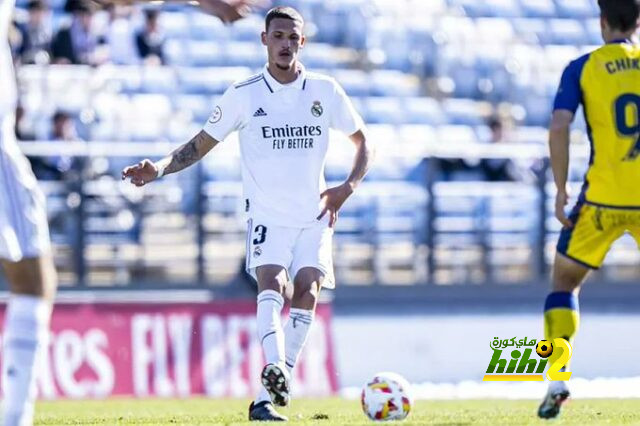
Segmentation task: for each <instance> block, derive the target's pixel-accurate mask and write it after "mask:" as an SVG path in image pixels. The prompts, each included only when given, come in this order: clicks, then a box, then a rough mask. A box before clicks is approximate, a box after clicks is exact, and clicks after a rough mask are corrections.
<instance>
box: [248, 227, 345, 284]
mask: <svg viewBox="0 0 640 426" xmlns="http://www.w3.org/2000/svg"><path fill="white" fill-rule="evenodd" d="M247 228H248V229H247V259H246V270H247V273H249V274H250V275H251V276H252V277H253V278H254V279H255V280H257V276H256V268H257V267H258V266H262V265H279V266H282V267H283V268H285V269H286V270H287V271H288V273H289V279H290V280H291V281H293V279H294V278H295V276H296V274H297V273H298V271H300V270H301V269H302V268H306V267H312V268H316V269H318V270H320V271H321V272H322V273H323V274H324V277H325V278H324V281H323V284H322V286H323V287H326V288H334V287H335V279H334V275H333V251H332V242H333V228H330V227H329V215H328V214H326V215H325V216H324V217H323V218H322V219H321V220H319V221H318V222H317V223H316V224H314V225H312V226H310V227H306V228H290V227H285V226H277V225H273V224H271V223H269V221H268V220H261V219H257V218H255V217H254V218H250V219H249V220H248V221H247Z"/></svg>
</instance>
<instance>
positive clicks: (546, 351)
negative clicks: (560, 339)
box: [536, 340, 553, 358]
mask: <svg viewBox="0 0 640 426" xmlns="http://www.w3.org/2000/svg"><path fill="white" fill-rule="evenodd" d="M536 353H537V354H538V355H539V356H540V358H549V357H550V356H551V354H552V353H553V344H552V343H551V342H550V341H548V340H540V341H539V342H538V344H537V345H536Z"/></svg>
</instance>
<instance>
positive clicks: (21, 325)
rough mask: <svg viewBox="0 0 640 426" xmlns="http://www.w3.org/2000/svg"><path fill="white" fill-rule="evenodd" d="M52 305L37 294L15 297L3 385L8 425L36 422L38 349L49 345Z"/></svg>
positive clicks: (9, 312) (10, 311)
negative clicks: (34, 414)
mask: <svg viewBox="0 0 640 426" xmlns="http://www.w3.org/2000/svg"><path fill="white" fill-rule="evenodd" d="M50 317H51V304H50V303H49V302H46V301H45V300H43V299H41V298H39V297H35V296H23V295H15V296H11V299H10V300H9V305H8V308H7V311H6V314H5V322H4V324H5V326H4V341H3V352H4V354H3V365H2V387H3V389H4V402H3V410H2V411H3V415H4V421H3V425H4V426H25V425H31V424H32V423H33V410H34V403H35V398H36V392H37V389H36V380H35V379H36V366H37V364H38V363H37V356H38V354H39V351H38V349H39V348H40V347H46V343H47V339H48V334H49V318H50Z"/></svg>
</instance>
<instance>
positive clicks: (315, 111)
mask: <svg viewBox="0 0 640 426" xmlns="http://www.w3.org/2000/svg"><path fill="white" fill-rule="evenodd" d="M323 111H324V109H323V108H322V105H320V101H313V105H312V106H311V114H312V115H313V116H314V117H320V116H321V115H322V112H323Z"/></svg>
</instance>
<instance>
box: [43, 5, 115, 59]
mask: <svg viewBox="0 0 640 426" xmlns="http://www.w3.org/2000/svg"><path fill="white" fill-rule="evenodd" d="M95 8H96V6H95V4H94V3H92V2H91V1H90V0H67V3H66V4H65V6H64V10H65V12H69V13H71V14H72V19H71V25H69V26H65V27H63V28H61V29H60V30H59V31H58V33H57V34H56V35H55V37H54V39H53V43H52V46H51V51H52V56H53V62H55V63H58V64H85V65H98V64H101V63H103V62H105V61H106V55H105V54H104V52H101V50H100V49H99V45H100V44H103V43H104V39H102V38H100V37H98V36H97V35H96V34H95V32H94V28H93V16H94V13H95Z"/></svg>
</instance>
